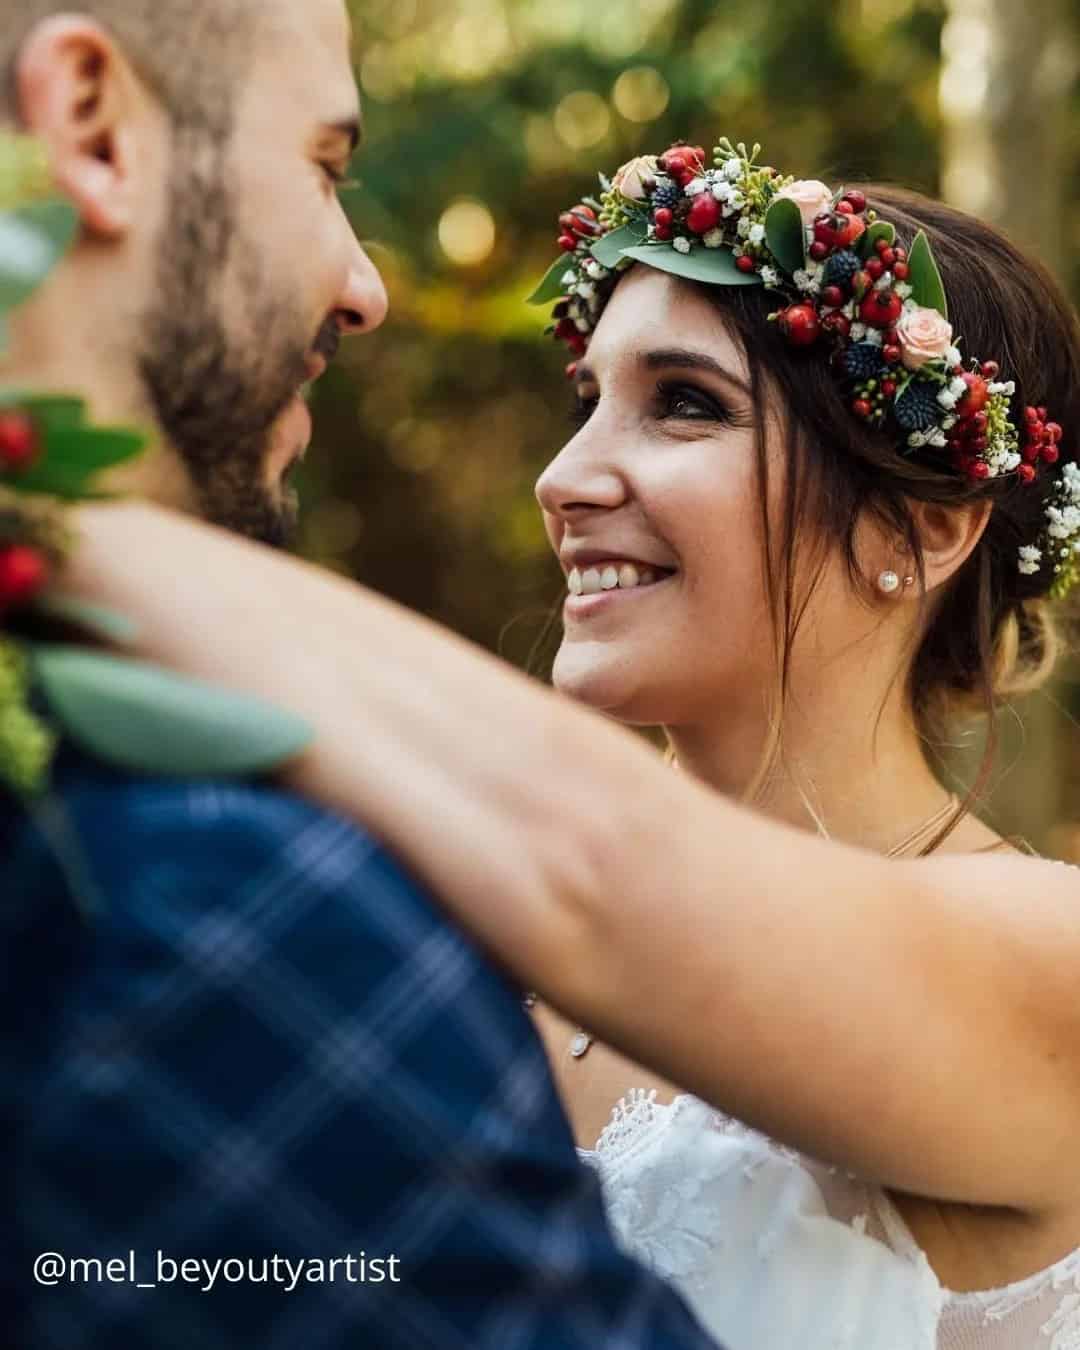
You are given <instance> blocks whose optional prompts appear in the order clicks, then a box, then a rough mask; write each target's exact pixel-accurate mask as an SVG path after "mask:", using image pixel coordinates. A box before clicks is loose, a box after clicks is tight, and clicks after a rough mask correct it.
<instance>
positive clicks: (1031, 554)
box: [1019, 544, 1042, 577]
mask: <svg viewBox="0 0 1080 1350" xmlns="http://www.w3.org/2000/svg"><path fill="white" fill-rule="evenodd" d="M1040 562H1042V553H1041V552H1040V551H1039V549H1037V548H1035V547H1034V545H1032V544H1024V545H1023V546H1022V547H1021V549H1020V563H1019V567H1020V571H1021V572H1022V573H1023V574H1024V576H1028V577H1029V576H1032V575H1034V573H1036V572H1037V571H1038V570H1039V563H1040Z"/></svg>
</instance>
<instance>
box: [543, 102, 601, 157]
mask: <svg viewBox="0 0 1080 1350" xmlns="http://www.w3.org/2000/svg"><path fill="white" fill-rule="evenodd" d="M555 130H556V131H557V132H558V134H559V137H560V138H561V139H562V140H563V141H564V142H565V143H566V144H567V145H568V146H569V147H570V149H571V150H588V149H589V148H590V147H591V146H594V145H599V144H600V142H601V141H602V140H604V138H605V137H606V136H607V134H608V132H609V131H610V130H611V109H610V108H609V107H608V105H607V103H606V102H605V100H604V99H602V98H601V97H600V95H599V94H595V93H593V92H592V90H590V89H578V90H576V91H575V92H574V93H572V94H567V96H566V97H565V98H564V99H563V100H562V102H561V103H560V104H559V106H558V107H557V108H556V109H555Z"/></svg>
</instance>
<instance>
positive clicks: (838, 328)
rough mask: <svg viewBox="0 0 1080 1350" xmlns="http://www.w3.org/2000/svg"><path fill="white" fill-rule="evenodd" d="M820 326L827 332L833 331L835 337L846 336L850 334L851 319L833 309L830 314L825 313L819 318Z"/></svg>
mask: <svg viewBox="0 0 1080 1350" xmlns="http://www.w3.org/2000/svg"><path fill="white" fill-rule="evenodd" d="M821 326H822V328H824V329H825V331H826V332H827V333H835V334H836V336H837V337H842V338H846V337H849V336H850V335H851V320H850V319H849V318H848V316H847V315H846V314H841V313H840V311H839V310H835V309H834V310H833V311H832V313H831V314H826V315H825V316H824V318H823V319H822V320H821Z"/></svg>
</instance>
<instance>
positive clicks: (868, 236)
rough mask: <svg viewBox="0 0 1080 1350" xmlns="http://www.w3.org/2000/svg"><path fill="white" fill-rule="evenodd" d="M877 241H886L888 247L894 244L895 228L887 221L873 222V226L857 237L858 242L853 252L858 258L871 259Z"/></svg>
mask: <svg viewBox="0 0 1080 1350" xmlns="http://www.w3.org/2000/svg"><path fill="white" fill-rule="evenodd" d="M879 239H887V240H888V241H889V247H890V248H891V247H892V245H893V244H895V243H896V226H895V225H893V224H892V223H891V222H890V221H888V220H875V221H874V223H873V225H871V226H869V227H868V228H867V229H865V230H864V231H863V232H862V234H861V235H860V236H859V241H858V243H857V244H856V245H855V251H856V253H858V255H859V257H860V258H869V257H872V256H873V254H874V252H875V251H876V250H875V247H874V246H875V245H876V244H877V241H878V240H879Z"/></svg>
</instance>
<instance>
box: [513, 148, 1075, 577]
mask: <svg viewBox="0 0 1080 1350" xmlns="http://www.w3.org/2000/svg"><path fill="white" fill-rule="evenodd" d="M760 152H761V147H760V146H758V145H755V146H754V147H753V149H752V150H751V151H749V152H748V151H747V149H746V146H745V145H743V144H742V142H740V143H739V144H738V145H732V143H731V142H730V141H729V140H728V139H727V138H722V139H721V140H720V141H719V142H718V144H717V146H716V149H715V151H714V154H713V163H712V167H709V166H708V164H707V160H706V155H705V151H704V149H702V147H700V146H690V145H685V144H677V145H673V146H672V147H671V149H669V150H668V151H667V152H666V153H665V154H663V155H659V156H655V155H642V156H639V157H638V158H637V159H634V160H631V161H630V162H629V163H628V164H624V165H623V167H622V168H621V169H620V170H619V171H618V173H617V174H616V175H615V177H614V179H612V180H610V181H609V180H608V179H607V178H605V177H604V176H603V175H601V176H600V185H601V190H602V191H601V197H600V200H599V201H596V200H594V199H591V198H587V199H586V200H585V201H583V202H581V203H579V205H577V206H575V207H573V209H572V210H570V211H567V212H565V213H564V214H563V215H561V216H560V217H559V226H560V230H561V233H560V235H559V247H560V248H561V249H562V251H563V256H562V257H560V258H559V259H558V260H557V261H556V262H555V263H554V264H553V265H552V267H551V268H550V270H549V271H548V273H547V275H546V276H545V278H544V280H543V281H542V282H541V283H540V286H539V287H538V288H537V290H536V291H535V292H534V294H533V295H532V296H531V297H530V303H533V304H548V303H550V302H551V301H557V303H556V305H555V310H554V325H553V327H552V328H550V329H549V330H548V331H549V332H551V333H554V335H555V337H556V338H558V339H560V340H561V341H564V342H565V343H566V344H567V345H568V346H569V348H570V350H571V353H572V354H573V355H574V357H575V358H577V357H580V356H582V355H584V353H585V350H586V347H587V346H588V341H589V337H590V336H591V334H592V332H593V330H594V329H595V327H596V325H597V323H598V322H599V318H600V315H601V313H602V311H603V308H604V306H605V304H606V303H607V300H608V299H609V297H610V295H611V293H612V290H613V289H614V284H615V281H616V280H617V278H618V275H619V274H621V273H622V272H623V271H625V270H626V269H627V268H629V267H631V266H632V265H633V264H634V263H635V262H640V263H645V264H646V265H647V266H650V267H654V268H658V269H659V270H660V271H663V272H670V273H672V274H673V275H675V276H678V277H682V278H684V279H686V280H689V281H697V282H704V283H705V284H708V285H714V286H764V287H766V289H768V290H769V291H772V292H774V293H775V294H776V295H777V296H778V297H779V298H780V299H781V300H782V302H783V304H782V306H781V308H779V309H777V310H776V312H775V313H773V314H770V315H769V319H770V321H773V322H775V323H776V324H777V325H778V326H779V329H780V331H781V333H782V334H783V335H784V337H785V339H786V340H787V341H788V342H789V343H791V344H792V345H793V346H796V347H805V348H812V347H815V346H824V345H825V344H826V343H827V344H828V345H829V347H830V349H831V353H832V362H833V368H834V369H835V371H836V373H837V375H838V377H839V378H840V379H841V380H842V381H843V383H844V386H845V390H846V393H847V396H848V397H849V400H850V407H851V411H852V413H853V414H854V415H855V416H856V417H858V418H860V419H861V420H862V421H864V422H866V423H867V424H868V425H870V426H873V427H876V428H879V429H882V430H885V431H887V432H893V433H895V436H896V440H897V442H898V444H899V446H900V447H901V453H905V454H919V453H929V454H930V455H932V456H933V462H934V467H936V468H940V469H951V470H952V471H954V472H956V473H959V474H961V475H963V476H964V477H965V478H967V479H969V480H970V481H971V482H973V483H977V482H981V481H983V480H985V479H990V478H999V477H1002V476H1003V475H1013V476H1014V477H1015V479H1016V480H1017V481H1019V482H1020V483H1021V484H1024V485H1027V484H1030V483H1033V482H1034V481H1035V479H1036V477H1037V474H1038V471H1039V468H1040V466H1041V465H1044V464H1045V465H1048V466H1053V465H1055V464H1056V463H1057V462H1058V459H1059V456H1060V450H1059V444H1058V443H1059V442H1060V440H1061V437H1062V428H1061V427H1060V426H1059V425H1058V424H1057V423H1056V422H1052V421H1048V420H1047V410H1046V408H1043V407H1039V408H1031V407H1029V408H1025V409H1024V412H1023V418H1022V425H1020V426H1018V425H1017V424H1016V422H1014V421H1013V420H1012V418H1011V415H1010V407H1011V403H1012V400H1013V397H1014V396H1015V393H1016V386H1015V384H1014V383H1013V381H1011V380H1002V379H1000V378H999V377H1000V370H999V367H998V364H997V362H996V361H981V362H980V361H974V360H971V359H969V360H967V361H966V362H965V360H964V358H963V356H962V355H961V352H960V350H959V339H957V338H955V337H954V334H953V329H952V325H951V324H950V323H949V310H948V303H947V301H946V297H945V289H944V286H943V285H942V281H941V274H940V272H939V271H938V267H937V264H936V263H935V261H934V256H933V253H932V251H931V248H930V243H929V240H928V239H927V237H926V235H925V233H924V232H923V231H921V230H920V231H919V233H918V234H917V235H916V236H915V239H914V241H913V242H912V244H911V248H910V250H906V249H904V248H902V247H900V246H899V245H898V244H897V242H896V238H897V235H896V229H895V227H894V226H893V225H891V224H890V223H889V222H888V221H884V220H880V219H878V217H877V214H876V212H874V211H872V210H869V209H868V207H867V201H866V196H865V194H864V193H862V192H860V191H858V190H857V189H850V190H845V189H843V188H841V189H839V190H838V191H835V192H834V191H832V190H831V189H830V188H828V187H827V186H826V185H825V184H824V183H821V182H818V181H817V180H806V181H796V180H795V179H793V178H791V177H784V176H783V175H781V174H780V173H778V172H777V170H775V169H773V168H770V167H768V166H767V165H759V164H758V163H757V157H758V155H759V154H760ZM576 372H577V363H576V360H575V361H574V362H572V363H571V364H570V365H569V366H568V367H567V375H568V376H569V377H570V378H573V377H574V375H575V374H576ZM1048 565H1052V566H1053V571H1054V582H1053V585H1052V587H1051V591H1050V593H1051V595H1053V596H1055V597H1060V596H1063V595H1065V594H1066V593H1067V592H1068V591H1069V590H1070V589H1071V587H1072V586H1073V585H1074V584H1075V582H1076V581H1077V580H1080V468H1078V467H1077V465H1076V464H1073V463H1065V464H1063V465H1062V471H1061V473H1060V475H1059V477H1058V479H1057V481H1056V482H1055V484H1054V488H1053V491H1052V493H1051V501H1050V502H1049V504H1048V505H1047V507H1046V525H1045V526H1044V528H1043V531H1042V533H1041V535H1040V538H1039V540H1038V541H1037V543H1036V544H1028V545H1025V546H1024V547H1022V548H1020V550H1019V557H1018V563H1017V566H1018V570H1019V571H1020V572H1021V573H1023V574H1024V575H1032V574H1034V573H1037V572H1039V571H1040V570H1042V568H1043V567H1044V566H1048Z"/></svg>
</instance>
